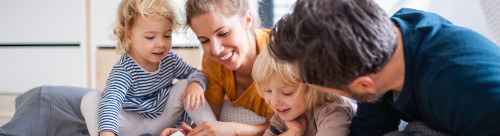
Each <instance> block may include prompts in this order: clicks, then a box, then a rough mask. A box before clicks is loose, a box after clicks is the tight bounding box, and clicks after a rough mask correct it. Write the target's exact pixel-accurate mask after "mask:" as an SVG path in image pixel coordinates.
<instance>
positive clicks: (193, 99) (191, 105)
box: [189, 95, 196, 111]
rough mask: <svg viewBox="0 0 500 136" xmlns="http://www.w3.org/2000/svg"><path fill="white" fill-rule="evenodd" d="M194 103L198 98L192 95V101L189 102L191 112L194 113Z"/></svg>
mask: <svg viewBox="0 0 500 136" xmlns="http://www.w3.org/2000/svg"><path fill="white" fill-rule="evenodd" d="M194 101H196V97H195V95H191V101H189V106H190V108H189V109H190V110H191V111H193V108H194Z"/></svg>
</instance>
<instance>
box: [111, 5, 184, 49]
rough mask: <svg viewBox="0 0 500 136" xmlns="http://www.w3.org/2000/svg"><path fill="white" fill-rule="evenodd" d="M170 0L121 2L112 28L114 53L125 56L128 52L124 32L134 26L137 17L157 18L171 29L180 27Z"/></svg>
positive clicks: (128, 46) (128, 47)
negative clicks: (168, 24) (115, 42)
mask: <svg viewBox="0 0 500 136" xmlns="http://www.w3.org/2000/svg"><path fill="white" fill-rule="evenodd" d="M174 8H175V6H174V3H172V1H171V0H122V2H121V3H120V5H119V7H118V10H117V18H116V22H115V26H114V28H113V33H114V36H113V37H114V38H115V39H116V40H117V46H116V51H117V52H118V53H119V54H126V53H127V52H128V51H129V50H130V48H131V47H130V45H128V43H127V41H126V39H125V32H127V31H130V30H131V29H132V27H133V26H134V21H135V19H136V18H137V17H139V16H140V17H145V16H158V17H161V18H163V19H165V20H166V21H168V22H170V23H171V24H172V29H174V30H175V29H176V28H178V27H180V23H179V21H178V20H177V13H178V12H176V9H174Z"/></svg>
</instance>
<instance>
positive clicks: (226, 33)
mask: <svg viewBox="0 0 500 136" xmlns="http://www.w3.org/2000/svg"><path fill="white" fill-rule="evenodd" d="M227 35H229V31H225V32H224V33H222V34H219V36H222V37H225V36H227Z"/></svg>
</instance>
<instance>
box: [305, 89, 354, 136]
mask: <svg viewBox="0 0 500 136" xmlns="http://www.w3.org/2000/svg"><path fill="white" fill-rule="evenodd" d="M322 107H323V108H321V109H319V110H318V111H317V112H318V113H314V114H315V115H317V118H315V119H316V121H315V122H316V126H317V133H316V136H346V135H349V131H350V129H349V126H350V125H351V120H352V118H353V116H354V113H355V111H356V110H355V107H354V104H352V103H351V102H350V101H349V100H347V98H344V97H340V98H339V99H338V100H337V101H336V102H332V103H327V104H325V105H323V106H322Z"/></svg>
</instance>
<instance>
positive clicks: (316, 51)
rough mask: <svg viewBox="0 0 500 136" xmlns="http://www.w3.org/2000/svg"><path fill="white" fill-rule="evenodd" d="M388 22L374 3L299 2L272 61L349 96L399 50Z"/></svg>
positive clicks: (276, 36) (280, 30)
mask: <svg viewBox="0 0 500 136" xmlns="http://www.w3.org/2000/svg"><path fill="white" fill-rule="evenodd" d="M396 41H397V34H396V32H395V30H394V25H393V24H392V22H391V21H390V18H389V17H388V16H387V15H386V14H385V12H384V10H382V9H381V8H380V7H379V6H378V5H377V4H376V3H375V2H374V1H373V0H298V1H297V3H296V4H295V7H294V9H293V12H292V13H291V14H290V15H287V16H285V17H283V18H282V19H281V20H279V21H278V23H277V24H276V26H275V27H274V28H273V30H272V32H271V39H270V41H269V45H268V46H269V47H270V49H271V50H270V51H271V54H272V56H273V57H275V58H277V59H278V60H282V61H285V62H288V63H292V64H294V65H296V67H297V69H298V73H299V75H300V78H301V79H302V80H303V81H304V82H306V83H309V84H313V85H319V86H324V87H328V88H335V89H338V90H343V91H347V90H348V88H349V84H350V83H351V82H353V81H355V80H356V79H357V78H359V77H361V76H364V75H368V74H373V73H376V72H379V71H380V70H382V68H383V67H384V66H385V65H386V64H387V63H388V62H389V60H390V59H391V57H392V55H393V52H394V51H395V49H396V44H397V43H396Z"/></svg>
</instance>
